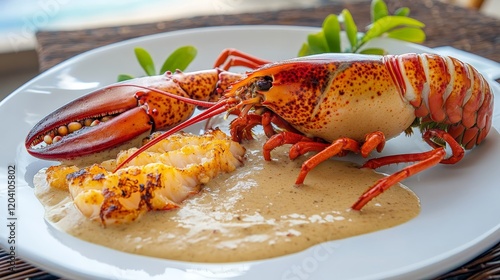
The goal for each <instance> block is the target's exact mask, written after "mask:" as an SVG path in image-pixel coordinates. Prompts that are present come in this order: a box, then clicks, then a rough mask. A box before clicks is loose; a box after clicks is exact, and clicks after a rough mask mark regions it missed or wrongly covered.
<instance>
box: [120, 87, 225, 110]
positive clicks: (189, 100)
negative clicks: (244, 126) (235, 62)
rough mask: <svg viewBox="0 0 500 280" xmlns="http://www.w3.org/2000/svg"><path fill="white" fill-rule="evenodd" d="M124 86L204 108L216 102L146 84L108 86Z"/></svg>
mask: <svg viewBox="0 0 500 280" xmlns="http://www.w3.org/2000/svg"><path fill="white" fill-rule="evenodd" d="M125 86H128V87H136V88H140V89H145V90H149V91H153V92H156V93H159V94H163V95H165V96H167V97H171V98H174V99H177V100H180V101H184V102H186V103H188V104H192V105H196V106H200V107H204V108H210V107H212V106H214V105H215V104H217V103H216V102H210V101H202V100H196V99H192V98H189V97H184V96H179V95H176V94H173V93H170V92H167V91H163V90H161V89H157V88H149V87H147V86H140V85H132V84H119V85H113V86H110V88H114V87H125Z"/></svg>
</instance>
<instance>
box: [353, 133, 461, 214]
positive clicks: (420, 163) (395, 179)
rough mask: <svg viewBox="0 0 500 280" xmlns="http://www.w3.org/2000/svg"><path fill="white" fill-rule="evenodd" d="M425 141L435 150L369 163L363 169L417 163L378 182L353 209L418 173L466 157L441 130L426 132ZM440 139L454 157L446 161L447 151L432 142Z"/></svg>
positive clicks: (370, 161) (454, 142) (458, 146)
mask: <svg viewBox="0 0 500 280" xmlns="http://www.w3.org/2000/svg"><path fill="white" fill-rule="evenodd" d="M423 137H424V140H425V141H426V142H427V143H429V144H430V145H431V146H433V147H434V150H431V151H428V152H423V153H416V154H405V155H395V156H387V157H382V158H375V159H371V160H369V161H367V162H366V163H365V164H364V165H363V167H366V168H372V169H373V168H378V167H381V166H384V165H388V164H393V163H402V162H416V163H414V164H412V165H409V166H407V167H405V168H403V169H402V170H400V171H398V172H396V173H394V174H392V175H390V176H388V177H385V178H382V179H380V180H378V181H377V182H376V183H375V184H374V185H373V186H371V187H370V188H369V189H368V190H367V191H365V193H363V195H361V196H360V198H359V199H358V201H356V202H355V203H354V204H353V205H352V209H354V210H360V209H361V208H363V206H365V205H366V204H367V203H368V202H369V201H370V200H372V199H373V198H374V197H376V196H378V195H379V194H381V193H382V192H384V191H385V190H387V189H389V188H390V187H391V186H393V185H394V184H396V183H399V182H401V181H402V180H404V179H406V178H408V177H411V176H413V175H415V174H416V173H418V172H421V171H423V170H426V169H428V168H431V167H433V166H434V165H437V164H438V163H446V164H453V163H456V162H458V161H460V160H461V159H462V157H463V156H464V149H463V148H462V147H461V146H460V144H458V143H457V141H456V140H455V139H453V137H452V136H451V135H450V134H448V133H447V132H445V131H442V130H439V129H430V130H428V131H426V132H425V133H424V135H423ZM435 137H439V138H441V139H443V140H444V141H445V142H446V143H448V145H449V146H450V148H451V150H452V155H451V156H450V157H449V158H446V159H445V156H446V150H445V149H444V148H443V147H440V146H437V145H436V144H435V143H434V142H432V138H435Z"/></svg>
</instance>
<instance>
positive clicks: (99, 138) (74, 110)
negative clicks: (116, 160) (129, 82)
mask: <svg viewBox="0 0 500 280" xmlns="http://www.w3.org/2000/svg"><path fill="white" fill-rule="evenodd" d="M136 92H137V88H135V87H106V88H103V89H99V90H96V91H94V92H92V93H90V94H87V95H85V96H82V97H81V98H78V99H76V100H74V101H72V102H70V103H68V104H66V105H64V106H63V107H61V108H59V109H57V110H56V111H54V112H52V113H51V114H49V115H48V116H46V117H45V118H43V119H42V120H41V121H40V122H38V123H37V124H36V125H35V126H34V127H33V129H32V130H31V131H30V132H29V134H28V135H27V137H26V141H25V146H26V149H27V151H28V152H29V153H30V154H31V155H33V156H34V157H37V158H41V159H46V160H56V161H66V162H67V161H72V160H76V159H78V162H80V163H85V162H87V161H94V160H95V159H96V158H107V157H108V154H109V155H111V154H113V153H114V154H116V153H117V152H118V151H119V150H120V149H123V148H127V147H130V146H132V145H135V144H137V142H138V141H142V138H143V137H145V136H146V135H148V134H149V133H150V132H151V130H152V129H153V121H152V119H151V117H150V116H149V115H148V114H147V112H146V110H145V108H144V107H143V106H138V100H137V98H135V93H136ZM104 116H112V118H111V119H110V120H108V121H106V122H101V123H99V124H98V125H95V126H85V125H82V128H80V129H78V130H76V131H74V132H72V133H68V134H67V135H64V136H62V137H60V140H59V141H57V142H54V143H51V144H50V145H38V144H39V143H41V142H42V141H43V139H44V137H46V136H50V137H53V136H54V135H57V134H58V132H57V131H58V128H60V127H66V126H68V124H69V123H71V122H80V123H83V122H84V121H85V120H96V119H97V120H98V119H102V117H104ZM141 136H142V137H141ZM139 143H140V142H139Z"/></svg>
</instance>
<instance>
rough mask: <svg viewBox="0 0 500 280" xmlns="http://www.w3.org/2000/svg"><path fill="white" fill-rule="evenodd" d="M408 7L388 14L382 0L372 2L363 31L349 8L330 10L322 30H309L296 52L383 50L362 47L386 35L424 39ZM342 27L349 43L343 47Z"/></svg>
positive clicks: (423, 34) (420, 23)
mask: <svg viewBox="0 0 500 280" xmlns="http://www.w3.org/2000/svg"><path fill="white" fill-rule="evenodd" d="M409 14H410V9H409V8H407V7H404V8H400V9H398V10H396V11H395V12H394V14H392V15H390V14H389V11H388V9H387V5H386V4H385V2H384V1H383V0H373V1H372V2H371V24H370V25H368V26H367V27H366V32H358V27H357V26H356V23H355V22H354V19H353V18H352V15H351V13H350V12H349V10H347V9H344V10H343V11H342V12H341V13H340V14H338V15H335V14H330V15H329V16H327V17H326V18H325V20H324V21H323V25H322V30H321V31H320V32H318V33H313V34H309V36H308V37H307V42H306V43H304V44H303V45H302V47H301V49H300V50H299V56H305V55H311V54H320V53H329V52H332V53H339V52H348V53H363V54H384V53H385V51H384V50H383V49H380V48H363V47H364V46H365V45H366V43H367V42H369V41H370V40H372V39H374V38H377V37H382V36H386V37H389V38H394V39H399V40H404V41H409V42H413V43H421V42H423V41H424V40H425V32H424V31H423V29H422V28H423V27H424V26H425V25H424V24H423V23H422V22H420V21H418V20H416V19H413V18H411V17H409ZM342 27H343V29H344V31H345V33H346V35H347V39H348V41H349V46H348V47H346V48H344V49H342V44H341V31H342Z"/></svg>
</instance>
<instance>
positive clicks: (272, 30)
mask: <svg viewBox="0 0 500 280" xmlns="http://www.w3.org/2000/svg"><path fill="white" fill-rule="evenodd" d="M316 30H317V29H313V28H302V27H284V26H279V27H277V26H240V27H222V28H206V29H195V30H186V31H180V32H171V33H165V34H158V35H154V36H148V37H144V38H139V39H135V40H130V41H125V42H121V43H118V44H114V45H110V46H107V47H103V48H99V49H96V50H93V51H90V52H87V53H84V54H82V55H79V56H77V57H75V58H73V59H70V60H68V61H66V62H64V63H61V64H60V65H58V66H56V67H54V68H52V69H50V70H48V71H46V72H44V73H42V74H41V75H40V76H38V77H36V78H35V79H33V80H32V81H30V82H29V83H27V84H26V85H24V86H23V87H21V88H20V89H18V90H17V91H16V92H15V93H13V94H11V95H10V96H9V97H7V98H6V99H5V100H4V101H3V102H2V103H1V104H0V118H1V119H2V120H3V121H2V127H3V129H2V133H3V134H4V137H3V140H2V141H3V143H4V144H3V147H4V148H3V149H1V151H0V161H1V164H0V170H1V171H0V182H1V184H2V185H3V186H5V185H7V180H8V179H7V174H8V166H9V165H15V168H16V178H17V185H16V209H15V211H16V213H15V214H16V217H17V220H16V234H15V238H16V253H17V254H18V255H19V256H20V257H22V258H24V259H26V260H28V261H30V262H32V263H34V264H36V265H39V266H40V267H42V268H44V269H46V270H48V271H51V272H53V273H56V274H61V275H65V276H67V277H70V278H92V279H97V278H106V279H111V278H120V279H125V278H128V279H146V278H158V279H159V278H166V277H167V276H168V277H169V279H181V278H189V279H205V278H217V279H220V278H232V277H234V278H238V279H306V278H307V279H320V278H325V277H327V278H338V279H375V278H394V277H402V276H405V277H412V278H423V277H430V276H433V275H437V274H440V273H444V272H446V271H448V270H450V269H452V268H454V267H455V266H458V265H460V264H462V263H464V262H466V261H468V260H469V259H471V258H473V257H475V256H476V255H478V254H479V253H481V252H483V251H484V250H486V249H487V248H488V247H490V246H492V245H493V244H495V243H496V242H498V241H499V240H500V216H499V215H498V213H500V188H498V182H499V181H500V172H498V171H495V167H496V166H498V159H499V158H500V136H499V133H498V131H497V129H498V121H499V118H498V117H495V121H494V122H495V126H496V129H492V131H491V133H490V134H489V135H488V137H487V141H485V142H484V144H483V145H481V146H480V147H477V148H475V149H474V150H473V151H472V152H471V153H468V154H467V155H466V156H465V158H464V159H463V160H462V161H461V162H460V163H458V164H456V165H452V166H445V165H440V166H437V167H435V168H432V169H431V170H428V171H425V172H423V173H422V174H420V175H418V176H414V177H412V178H410V179H408V180H406V181H405V183H406V185H408V186H409V187H410V188H411V189H412V190H413V191H414V192H415V193H416V194H417V195H418V196H419V197H420V199H421V203H422V212H421V214H420V215H419V216H418V217H416V218H415V219H413V220H411V221H410V222H408V223H405V224H403V225H401V226H397V227H394V228H391V229H388V230H383V231H379V232H375V233H371V234H366V235H362V236H358V237H353V238H348V239H344V240H339V241H334V242H328V243H324V244H321V245H318V246H316V247H313V248H310V249H309V250H306V251H303V252H300V253H297V254H292V255H288V256H284V257H279V258H275V259H269V260H264V261H253V262H243V263H231V264H202V263H186V262H179V261H169V260H163V259H156V258H148V257H143V256H138V255H132V254H126V253H121V252H118V251H115V250H111V249H108V248H105V247H101V246H97V245H94V244H89V243H87V242H84V241H81V240H79V239H77V238H74V237H72V236H69V235H67V234H64V233H62V232H59V231H57V230H55V229H53V228H52V227H51V226H50V225H48V224H47V223H46V222H45V221H44V218H43V215H44V210H43V207H42V206H41V205H40V203H39V202H38V200H37V199H36V198H35V196H34V194H33V184H32V178H33V175H34V174H35V172H37V171H38V170H39V169H40V168H42V167H45V166H48V165H49V164H50V162H46V161H41V160H38V159H35V158H33V157H31V156H30V155H28V154H27V152H26V151H25V149H24V138H25V136H26V134H27V133H28V131H29V129H30V128H31V127H32V126H33V125H34V124H35V123H36V122H37V121H38V120H39V119H41V118H42V117H43V116H45V115H46V114H48V113H50V112H51V111H52V110H54V109H56V108H58V107H59V106H61V105H63V104H64V103H66V102H68V101H70V100H72V99H74V98H76V97H77V96H80V95H82V94H84V93H86V92H88V91H90V90H92V89H95V88H97V87H101V86H103V85H106V84H110V83H113V82H114V81H115V79H116V76H117V74H119V73H131V74H135V75H140V74H141V72H142V71H141V70H140V68H139V66H138V64H137V62H136V61H135V58H134V55H133V48H134V47H136V46H141V47H144V48H146V49H147V50H149V51H150V52H151V53H152V54H153V57H154V59H155V61H161V60H162V59H163V58H164V57H165V56H166V55H167V54H169V53H170V52H171V51H173V50H174V49H175V48H177V47H179V46H182V45H187V44H191V45H194V46H196V47H197V48H198V50H199V53H198V56H197V58H196V60H195V61H194V63H193V64H192V65H191V66H190V70H196V69H207V68H210V67H211V66H212V63H213V61H214V59H215V57H216V56H217V55H218V54H219V52H220V51H221V50H222V49H223V48H227V47H233V48H238V49H241V50H243V51H246V52H249V53H252V54H255V55H257V56H260V57H263V58H266V59H272V60H278V59H284V58H290V57H294V56H296V54H297V51H298V50H299V48H300V46H301V44H302V42H304V40H305V38H306V35H307V34H309V33H311V32H313V31H316ZM377 44H381V45H383V46H384V47H385V48H386V49H388V50H389V51H390V52H392V53H403V52H424V51H428V52H430V51H432V50H430V49H427V48H424V47H421V46H418V45H413V44H406V43H401V42H396V41H392V40H379V41H378V42H377ZM497 94H498V93H497ZM497 99H498V98H497ZM497 109H498V107H497ZM497 116H498V115H497ZM427 149H429V148H428V147H427V145H426V144H425V143H424V142H423V141H421V139H420V135H416V136H414V137H412V138H405V137H398V138H396V139H394V140H391V141H389V143H388V144H387V148H386V150H385V152H384V154H392V153H398V152H414V151H422V150H427ZM393 168H394V167H393ZM393 168H387V169H385V170H383V171H384V172H391V171H393V170H394V169H393ZM7 199H8V197H7V191H6V187H2V189H1V192H0V201H1V203H0V205H2V206H1V207H0V211H1V212H0V214H1V217H2V224H3V225H2V227H3V230H1V231H0V237H1V239H0V240H1V244H2V246H3V247H8V246H10V245H9V244H7V243H6V242H7V240H8V239H7V238H8V237H9V235H10V234H9V233H8V231H6V230H5V228H6V226H5V224H7V223H8V220H7V218H6V217H7V207H6V204H7V203H6V202H7Z"/></svg>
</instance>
